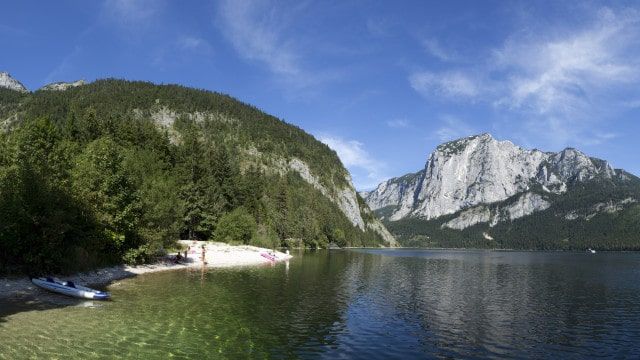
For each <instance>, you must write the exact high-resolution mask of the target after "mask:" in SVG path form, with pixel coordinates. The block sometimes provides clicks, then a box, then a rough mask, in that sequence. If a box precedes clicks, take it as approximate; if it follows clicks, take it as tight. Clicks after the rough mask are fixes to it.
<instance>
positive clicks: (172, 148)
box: [0, 80, 381, 272]
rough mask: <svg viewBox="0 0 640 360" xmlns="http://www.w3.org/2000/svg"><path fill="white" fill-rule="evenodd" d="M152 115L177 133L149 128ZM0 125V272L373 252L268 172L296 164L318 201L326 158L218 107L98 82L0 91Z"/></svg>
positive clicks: (246, 115) (330, 171) (250, 111)
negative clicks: (181, 249)
mask: <svg viewBox="0 0 640 360" xmlns="http://www.w3.org/2000/svg"><path fill="white" fill-rule="evenodd" d="M162 112H165V113H166V112H170V113H172V114H175V116H176V120H175V123H174V124H173V125H172V124H165V123H163V125H162V126H161V125H159V124H158V123H157V118H156V115H157V114H158V113H162ZM0 115H2V116H1V117H0V118H2V119H13V120H11V121H9V122H7V121H4V122H2V123H0V219H2V221H1V222H0V250H2V251H0V272H3V271H19V270H23V271H28V272H43V271H74V270H78V269H85V268H90V267H95V266H99V265H105V264H107V263H113V262H120V261H126V262H128V263H133V264H137V263H142V262H146V261H151V260H153V259H154V257H155V256H157V254H158V251H159V250H160V249H163V248H167V247H171V246H173V244H174V242H175V240H176V239H178V238H189V239H202V240H207V239H219V240H221V241H230V242H241V243H245V244H254V245H259V246H265V247H269V248H274V247H278V246H283V245H287V244H297V245H300V246H305V247H323V248H324V247H327V246H328V245H329V243H330V242H333V243H336V244H338V245H340V246H377V245H378V244H380V243H381V239H380V237H379V236H378V235H377V234H375V233H373V232H371V231H368V230H367V231H365V232H363V231H361V230H360V229H358V228H355V227H354V226H353V225H352V224H351V223H350V222H349V220H348V219H347V218H346V217H345V216H344V215H343V214H342V212H341V211H340V210H339V209H338V207H337V206H336V205H335V204H334V203H332V202H331V201H330V200H329V199H328V198H327V197H326V196H324V195H322V194H321V193H320V192H319V191H318V190H317V189H315V188H314V187H313V186H311V185H309V184H308V183H307V182H306V181H304V180H303V179H301V178H300V177H299V176H298V175H297V174H295V173H293V172H289V173H287V172H282V171H281V170H277V169H276V170H274V169H273V168H270V167H272V165H273V161H272V160H278V161H282V160H284V161H288V160H290V159H292V158H293V157H295V158H298V159H300V160H302V161H304V162H305V163H306V164H308V165H309V167H310V169H311V171H312V173H313V174H314V175H315V176H317V177H319V180H320V182H321V183H322V184H323V185H325V187H326V188H327V189H334V188H336V187H342V186H345V185H346V180H345V175H346V171H345V170H344V168H343V167H342V166H340V160H339V159H338V157H337V155H336V153H335V152H334V151H332V150H331V149H329V148H328V147H327V146H326V145H325V144H322V143H321V142H319V141H317V140H315V139H314V138H313V137H312V136H311V135H309V134H307V133H305V132H304V131H302V130H301V129H299V128H297V127H295V126H292V125H289V124H286V123H285V122H283V121H280V120H278V119H276V118H274V117H272V116H269V115H267V114H265V113H263V112H261V111H260V110H258V109H256V108H255V107H252V106H249V105H247V104H243V103H241V102H239V101H237V100H235V99H233V98H231V97H229V96H226V95H222V94H217V93H211V92H206V91H200V90H193V89H188V88H184V87H181V86H174V85H169V86H156V85H153V84H150V83H144V82H127V81H120V80H100V81H96V82H95V83H93V84H89V85H86V86H81V87H77V88H72V89H69V90H67V91H38V92H35V93H28V94H21V93H17V92H14V91H5V90H4V89H0ZM16 119H17V120H16ZM247 151H251V152H254V153H255V154H254V155H251V156H250V155H247ZM256 154H257V155H256ZM359 201H362V200H361V199H360V200H359ZM361 206H364V205H362V204H361ZM365 207H366V206H365ZM368 216H369V217H371V216H372V215H371V214H369V215H368ZM365 217H366V216H365ZM367 219H369V218H367ZM369 220H371V219H369Z"/></svg>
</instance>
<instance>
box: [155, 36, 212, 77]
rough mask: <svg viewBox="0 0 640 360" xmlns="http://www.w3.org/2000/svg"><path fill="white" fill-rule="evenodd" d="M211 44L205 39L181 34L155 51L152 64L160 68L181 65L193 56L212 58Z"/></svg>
mask: <svg viewBox="0 0 640 360" xmlns="http://www.w3.org/2000/svg"><path fill="white" fill-rule="evenodd" d="M213 54H214V50H213V46H212V45H211V44H210V43H209V42H208V41H207V40H205V39H203V38H201V37H198V36H194V35H182V36H179V37H178V38H177V39H176V40H174V41H172V42H169V43H167V44H162V46H161V47H160V48H159V49H158V50H157V51H156V54H155V55H154V57H153V61H152V64H153V65H154V66H156V67H158V68H160V69H164V68H166V67H171V66H174V67H175V66H181V65H184V63H185V62H188V61H189V60H193V58H194V57H199V58H202V57H204V58H207V59H210V58H213Z"/></svg>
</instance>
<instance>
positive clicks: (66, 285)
mask: <svg viewBox="0 0 640 360" xmlns="http://www.w3.org/2000/svg"><path fill="white" fill-rule="evenodd" d="M31 282H32V283H34V284H35V285H37V286H39V287H41V288H43V289H46V290H49V291H53V292H57V293H59V294H63V295H68V296H73V297H77V298H81V299H92V300H108V299H110V298H111V294H109V293H108V292H104V291H100V290H95V289H91V288H88V287H86V286H80V285H76V284H74V283H73V282H71V281H62V280H60V279H56V278H50V277H43V278H33V279H31Z"/></svg>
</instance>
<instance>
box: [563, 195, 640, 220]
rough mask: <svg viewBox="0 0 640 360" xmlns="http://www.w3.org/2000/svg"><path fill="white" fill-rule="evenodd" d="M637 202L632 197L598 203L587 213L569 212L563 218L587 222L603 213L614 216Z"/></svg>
mask: <svg viewBox="0 0 640 360" xmlns="http://www.w3.org/2000/svg"><path fill="white" fill-rule="evenodd" d="M637 202H638V200H636V199H634V198H632V197H629V198H626V199H623V200H619V201H614V200H610V201H607V202H600V203H597V204H595V205H593V206H591V207H590V208H589V209H587V211H580V210H573V211H570V212H568V213H567V214H566V215H565V216H564V218H565V219H567V220H571V221H572V220H578V219H583V220H587V221H589V220H591V219H593V218H594V217H596V216H597V215H598V214H603V213H606V214H614V213H617V212H620V211H622V210H624V209H625V207H627V206H628V205H631V204H635V203H637Z"/></svg>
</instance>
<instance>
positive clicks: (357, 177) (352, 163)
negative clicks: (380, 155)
mask: <svg viewBox="0 0 640 360" xmlns="http://www.w3.org/2000/svg"><path fill="white" fill-rule="evenodd" d="M318 139H319V140H320V141H322V142H323V143H325V144H327V145H328V146H329V147H330V148H331V149H333V150H335V152H336V153H338V157H340V160H341V161H342V163H343V164H344V166H345V167H347V169H348V170H349V172H350V173H351V175H352V176H353V181H354V184H355V186H356V188H357V189H370V188H373V187H375V186H377V185H378V184H379V183H380V182H382V181H383V180H384V179H385V178H386V177H385V176H384V175H383V174H382V173H383V171H384V169H385V167H386V165H385V164H384V163H383V162H381V161H378V160H376V159H374V158H373V157H372V156H371V154H369V152H368V151H367V150H366V149H365V148H364V144H363V143H361V142H360V141H357V140H347V139H343V138H341V137H339V136H335V135H329V134H321V135H319V136H318Z"/></svg>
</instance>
